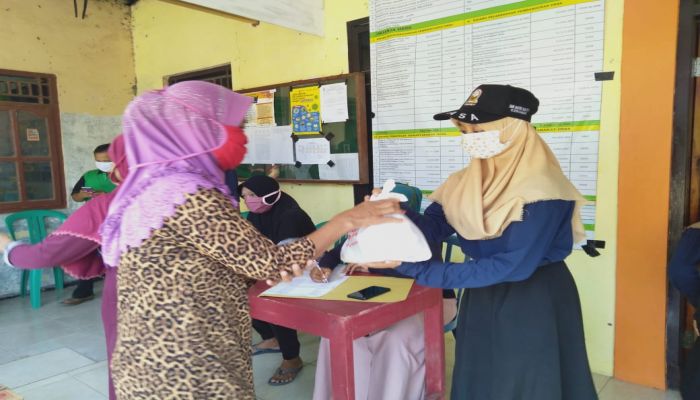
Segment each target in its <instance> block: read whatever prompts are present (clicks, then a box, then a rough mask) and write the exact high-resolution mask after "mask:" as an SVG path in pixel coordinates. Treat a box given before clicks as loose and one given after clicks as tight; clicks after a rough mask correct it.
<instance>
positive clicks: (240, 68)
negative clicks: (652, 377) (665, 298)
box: [132, 0, 623, 375]
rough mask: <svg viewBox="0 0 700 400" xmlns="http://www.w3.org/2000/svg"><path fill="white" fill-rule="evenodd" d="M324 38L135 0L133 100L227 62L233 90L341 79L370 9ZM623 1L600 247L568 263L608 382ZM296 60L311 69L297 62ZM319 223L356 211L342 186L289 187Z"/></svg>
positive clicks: (337, 10)
mask: <svg viewBox="0 0 700 400" xmlns="http://www.w3.org/2000/svg"><path fill="white" fill-rule="evenodd" d="M325 7H326V9H325V13H326V23H325V30H326V36H325V37H324V38H320V37H316V36H313V35H308V34H304V33H299V32H296V31H292V30H289V29H286V28H281V27H277V26H274V25H270V24H265V23H261V25H260V26H258V27H252V26H250V25H249V24H246V23H244V22H241V21H240V20H237V19H236V18H233V17H230V16H226V15H223V14H218V13H213V12H208V11H204V10H201V9H197V8H193V7H189V6H183V5H181V4H178V3H174V2H170V1H158V0H141V1H140V2H139V3H138V4H137V5H136V6H135V7H133V10H132V13H133V27H134V30H133V36H134V49H135V59H136V64H135V65H136V76H137V78H138V90H139V92H141V91H143V90H147V89H152V88H158V87H161V86H162V83H163V77H164V76H166V75H170V74H174V73H179V72H184V71H189V70H194V69H200V68H204V67H208V66H214V65H219V64H224V63H229V62H230V63H231V66H232V72H233V82H234V88H246V87H253V86H259V85H264V84H272V83H277V82H284V81H292V80H297V79H305V78H313V77H317V76H325V75H333V74H339V73H345V72H347V71H348V66H347V38H346V34H345V29H346V25H345V23H346V22H347V21H349V20H353V19H357V18H361V17H364V16H367V14H368V11H367V1H366V0H353V1H350V0H347V1H326V3H325ZM622 17H623V1H622V0H608V1H606V26H605V29H606V40H605V46H606V47H605V65H604V70H606V71H615V72H616V74H615V79H614V80H613V81H608V82H605V83H604V84H603V88H604V89H603V98H604V100H603V112H602V118H601V119H602V122H601V123H602V126H601V141H600V161H599V182H598V193H599V195H598V216H597V221H596V225H597V230H596V236H597V238H599V239H602V240H606V242H607V248H606V249H605V250H603V251H601V253H602V255H601V256H600V257H598V258H595V259H592V258H589V257H587V256H585V255H583V254H582V252H576V254H574V255H573V256H572V257H571V258H570V260H569V263H570V265H571V268H572V272H573V274H574V276H575V278H576V281H577V283H578V287H579V291H580V294H581V300H582V307H583V312H584V321H585V327H586V339H587V346H588V353H589V357H590V360H591V367H592V369H593V370H594V371H595V372H597V373H602V374H606V375H612V372H613V343H614V322H615V321H614V310H615V259H616V234H617V233H616V232H617V173H618V153H619V118H620V111H619V109H620V79H621V77H620V65H621V60H620V57H621V46H622V44H621V36H622V35H621V34H622V19H623V18H622ZM299 55H302V56H303V57H304V58H305V59H306V60H307V61H306V62H304V63H301V62H300V63H295V62H293V60H295V59H297V58H298V57H299ZM284 189H285V190H287V191H288V192H289V193H290V194H291V195H292V196H293V197H295V198H296V199H297V200H299V202H300V203H301V205H302V207H304V209H306V210H307V211H309V213H310V214H311V216H312V218H313V219H314V221H315V222H320V221H322V220H326V219H328V217H330V216H331V215H332V214H333V213H335V212H337V211H339V210H342V209H344V208H347V207H349V206H351V205H352V188H351V187H350V186H348V185H308V184H304V185H285V187H284Z"/></svg>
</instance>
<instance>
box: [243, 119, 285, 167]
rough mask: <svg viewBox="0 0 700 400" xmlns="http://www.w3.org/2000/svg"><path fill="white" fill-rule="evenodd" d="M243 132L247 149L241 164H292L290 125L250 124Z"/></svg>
mask: <svg viewBox="0 0 700 400" xmlns="http://www.w3.org/2000/svg"><path fill="white" fill-rule="evenodd" d="M245 134H246V136H247V137H248V145H247V148H248V151H247V152H246V155H245V158H244V159H243V164H294V141H293V140H292V127H291V126H289V125H285V126H267V127H260V126H251V127H247V128H246V129H245Z"/></svg>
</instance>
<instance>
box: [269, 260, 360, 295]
mask: <svg viewBox="0 0 700 400" xmlns="http://www.w3.org/2000/svg"><path fill="white" fill-rule="evenodd" d="M347 279H348V277H347V276H345V274H344V273H343V268H340V267H339V268H336V269H334V270H333V273H331V276H330V277H329V278H328V283H316V282H314V281H313V280H311V277H310V276H309V271H304V275H302V276H298V277H296V278H294V279H292V281H291V282H282V283H278V284H277V285H275V286H273V287H271V288H269V289H267V290H266V291H264V292H262V293H261V294H260V296H268V297H302V298H318V297H321V296H324V295H326V294H328V293H329V292H330V291H332V290H333V289H335V288H337V287H338V286H339V285H340V284H341V283H343V282H345V281H346V280H347Z"/></svg>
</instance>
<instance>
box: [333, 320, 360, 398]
mask: <svg viewBox="0 0 700 400" xmlns="http://www.w3.org/2000/svg"><path fill="white" fill-rule="evenodd" d="M330 347H331V383H332V384H333V400H355V362H354V360H353V347H352V337H351V336H350V335H349V334H347V332H343V333H342V334H340V335H337V336H334V337H332V338H330Z"/></svg>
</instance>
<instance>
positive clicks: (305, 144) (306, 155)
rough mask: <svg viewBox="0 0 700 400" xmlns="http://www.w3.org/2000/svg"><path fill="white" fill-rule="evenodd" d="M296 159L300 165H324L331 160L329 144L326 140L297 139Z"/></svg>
mask: <svg viewBox="0 0 700 400" xmlns="http://www.w3.org/2000/svg"><path fill="white" fill-rule="evenodd" d="M295 147H296V158H297V161H299V162H300V163H302V164H326V163H327V162H328V161H330V160H331V142H329V141H328V139H326V138H318V139H316V138H314V139H299V140H297V142H296V146H295Z"/></svg>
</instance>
